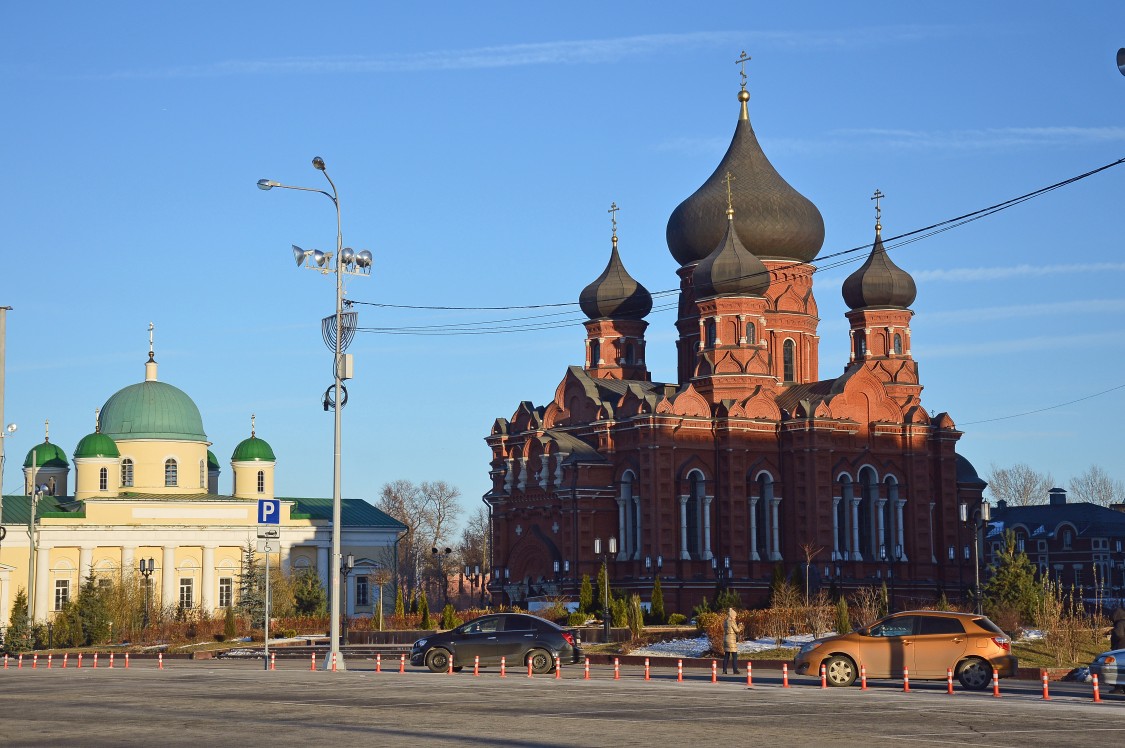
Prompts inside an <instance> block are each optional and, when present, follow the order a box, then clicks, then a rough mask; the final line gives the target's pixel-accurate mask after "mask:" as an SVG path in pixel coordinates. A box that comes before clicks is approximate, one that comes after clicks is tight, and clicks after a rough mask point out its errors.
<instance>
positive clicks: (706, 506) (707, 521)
mask: <svg viewBox="0 0 1125 748" xmlns="http://www.w3.org/2000/svg"><path fill="white" fill-rule="evenodd" d="M714 498H715V497H714V496H704V497H703V560H704V561H707V560H709V559H710V558H711V500H712V499H714Z"/></svg>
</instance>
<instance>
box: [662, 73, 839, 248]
mask: <svg viewBox="0 0 1125 748" xmlns="http://www.w3.org/2000/svg"><path fill="white" fill-rule="evenodd" d="M741 94H745V95H746V96H747V97H748V96H749V94H746V92H745V91H743V92H741ZM743 105H744V106H745V101H744V100H743ZM727 172H730V173H731V174H732V175H733V176H734V179H733V180H732V184H731V191H732V192H733V195H734V203H735V205H737V206H738V207H739V213H738V217H737V218H736V219H735V229H736V230H737V231H738V236H739V237H740V238H741V239H742V242H743V244H744V245H745V246H746V248H747V249H748V250H750V252H752V253H753V254H755V255H757V256H758V257H760V258H763V259H767V260H790V261H796V262H811V261H812V259H813V258H814V257H816V255H817V253H818V252H819V251H820V247H821V245H822V244H823V243H824V219H823V218H822V217H821V215H820V211H819V210H817V207H816V206H815V205H813V204H812V202H811V201H810V200H809V199H808V198H806V197H805V196H804V195H802V194H801V193H799V192H797V190H795V189H793V188H792V187H791V186H790V185H789V183H788V182H786V181H785V180H784V179H782V178H781V175H780V174H778V173H777V170H776V169H774V168H773V164H771V163H770V162H769V159H767V158H766V154H765V153H763V152H762V147H761V145H759V144H758V138H757V136H755V135H754V129H753V128H752V127H751V126H750V118H749V116H748V115H746V114H745V113H744V114H743V116H742V117H740V119H739V120H738V124H737V125H736V126H735V129H734V138H733V139H732V140H731V144H730V147H729V148H727V152H726V155H725V156H723V160H722V161H721V162H719V166H718V168H717V169H715V173H714V174H712V175H711V176H710V177H709V178H708V179H707V181H706V182H704V183H703V186H702V187H700V188H699V189H698V190H696V191H695V193H694V194H692V195H691V196H690V197H689V198H687V199H686V200H684V201H683V202H682V203H680V204H679V205H678V206H677V207H676V209H675V210H674V211H672V216H671V217H670V218H669V219H668V229H667V232H666V235H667V239H668V250H669V251H670V252H671V253H672V257H674V258H675V259H676V262H678V263H680V265H690V264H691V263H693V262H699V261H700V260H702V259H703V258H704V257H706V256H707V255H708V254H710V253H711V250H713V249H714V248H715V245H717V244H718V243H719V242H720V241H721V240H722V238H723V231H724V226H723V214H724V212H725V211H726V208H727V192H726V190H727V187H726V182H725V181H724V177H725V176H726V174H727Z"/></svg>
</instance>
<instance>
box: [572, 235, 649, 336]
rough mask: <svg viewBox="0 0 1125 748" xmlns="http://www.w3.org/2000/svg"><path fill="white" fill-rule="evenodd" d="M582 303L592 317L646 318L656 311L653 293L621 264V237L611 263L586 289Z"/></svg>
mask: <svg viewBox="0 0 1125 748" xmlns="http://www.w3.org/2000/svg"><path fill="white" fill-rule="evenodd" d="M578 304H579V306H581V307H582V311H583V312H584V313H585V314H586V316H587V317H589V318H590V319H606V318H608V319H643V318H644V316H645V315H646V314H648V313H649V312H650V311H652V294H650V293H649V292H648V289H646V288H645V287H644V286H642V285H641V284H640V283H637V281H636V280H635V279H634V278H633V276H631V275H629V271H627V270H626V269H625V266H624V265H622V264H621V256H620V255H618V254H617V237H614V239H613V251H612V252H610V255H609V264H608V265H606V266H605V270H603V271H602V274H601V275H599V276H598V278H597V280H595V281H594V282H593V283H591V284H590V285H588V286H586V287H585V288H584V289H582V295H581V296H579V297H578Z"/></svg>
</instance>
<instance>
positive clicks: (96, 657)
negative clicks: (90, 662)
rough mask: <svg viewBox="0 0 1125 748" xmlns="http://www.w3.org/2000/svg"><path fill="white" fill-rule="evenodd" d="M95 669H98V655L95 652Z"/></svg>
mask: <svg viewBox="0 0 1125 748" xmlns="http://www.w3.org/2000/svg"><path fill="white" fill-rule="evenodd" d="M94 669H95V670H97V669H98V653H97V652H94Z"/></svg>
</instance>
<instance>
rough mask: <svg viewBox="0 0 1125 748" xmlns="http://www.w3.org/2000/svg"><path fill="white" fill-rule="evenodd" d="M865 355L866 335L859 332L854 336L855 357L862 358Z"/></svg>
mask: <svg viewBox="0 0 1125 748" xmlns="http://www.w3.org/2000/svg"><path fill="white" fill-rule="evenodd" d="M866 355H867V335H866V334H865V333H864V332H863V331H862V330H861V331H858V332H856V334H855V357H856V358H863V357H864V356H866Z"/></svg>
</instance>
